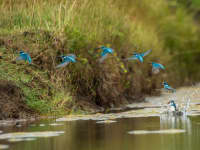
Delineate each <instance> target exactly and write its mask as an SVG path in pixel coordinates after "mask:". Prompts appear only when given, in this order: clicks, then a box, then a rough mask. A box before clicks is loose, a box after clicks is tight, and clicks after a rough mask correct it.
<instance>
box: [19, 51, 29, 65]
mask: <svg viewBox="0 0 200 150" xmlns="http://www.w3.org/2000/svg"><path fill="white" fill-rule="evenodd" d="M18 60H25V61H28V63H29V64H31V62H32V60H31V57H30V55H29V54H28V53H25V52H23V51H20V52H19V57H17V58H16V61H18Z"/></svg>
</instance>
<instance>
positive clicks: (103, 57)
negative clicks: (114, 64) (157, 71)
mask: <svg viewBox="0 0 200 150" xmlns="http://www.w3.org/2000/svg"><path fill="white" fill-rule="evenodd" d="M107 56H108V54H105V55H104V56H101V58H100V59H99V63H102V62H103V61H104V60H105V59H106V58H107Z"/></svg>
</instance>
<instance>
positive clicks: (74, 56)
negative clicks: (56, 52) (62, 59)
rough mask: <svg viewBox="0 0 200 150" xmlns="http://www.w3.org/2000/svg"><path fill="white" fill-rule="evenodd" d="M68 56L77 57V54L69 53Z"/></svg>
mask: <svg viewBox="0 0 200 150" xmlns="http://www.w3.org/2000/svg"><path fill="white" fill-rule="evenodd" d="M67 56H70V57H72V58H74V59H75V58H76V55H74V54H68V55H67Z"/></svg>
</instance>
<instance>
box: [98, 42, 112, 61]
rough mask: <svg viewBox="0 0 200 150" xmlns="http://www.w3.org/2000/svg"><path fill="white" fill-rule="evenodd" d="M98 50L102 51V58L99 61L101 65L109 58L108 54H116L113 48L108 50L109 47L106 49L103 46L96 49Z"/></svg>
mask: <svg viewBox="0 0 200 150" xmlns="http://www.w3.org/2000/svg"><path fill="white" fill-rule="evenodd" d="M96 49H102V52H101V58H100V59H99V62H100V63H102V62H103V61H104V59H106V58H107V56H108V54H112V53H113V52H114V50H113V49H112V48H108V47H105V46H101V47H99V48H96Z"/></svg>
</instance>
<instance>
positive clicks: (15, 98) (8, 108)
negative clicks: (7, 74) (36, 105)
mask: <svg viewBox="0 0 200 150" xmlns="http://www.w3.org/2000/svg"><path fill="white" fill-rule="evenodd" d="M31 114H33V111H32V110H31V109H30V108H28V106H27V105H26V103H25V99H24V96H23V93H22V91H21V89H20V88H19V87H17V86H16V85H15V84H14V83H12V82H11V81H6V80H0V120H1V119H7V118H13V119H19V118H27V117H28V116H31Z"/></svg>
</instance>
